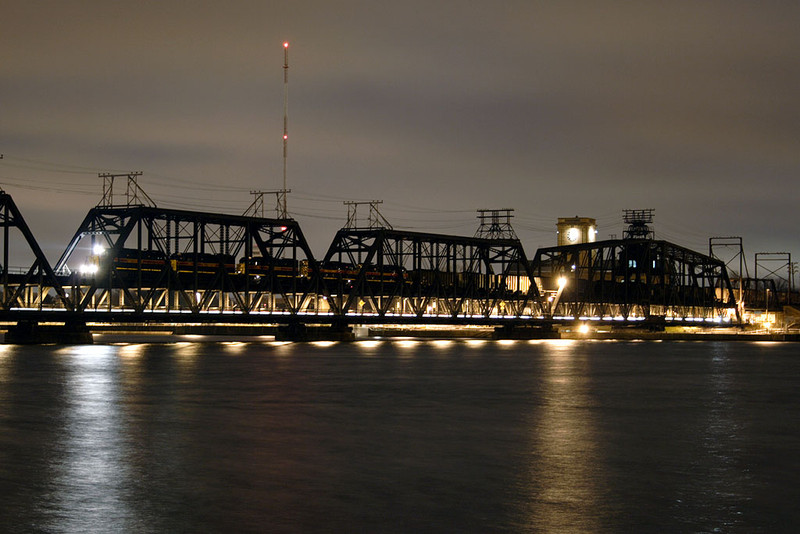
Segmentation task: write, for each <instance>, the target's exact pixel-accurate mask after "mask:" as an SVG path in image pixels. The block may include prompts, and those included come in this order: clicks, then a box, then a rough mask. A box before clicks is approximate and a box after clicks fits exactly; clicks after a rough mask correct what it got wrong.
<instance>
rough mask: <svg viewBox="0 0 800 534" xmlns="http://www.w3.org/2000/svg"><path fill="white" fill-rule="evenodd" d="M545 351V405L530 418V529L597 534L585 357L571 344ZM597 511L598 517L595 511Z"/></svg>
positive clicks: (553, 344) (596, 472) (596, 471)
mask: <svg viewBox="0 0 800 534" xmlns="http://www.w3.org/2000/svg"><path fill="white" fill-rule="evenodd" d="M547 349H548V350H547V351H545V352H544V353H543V361H542V368H541V373H542V374H541V376H540V377H538V382H539V386H540V388H541V397H540V401H541V403H542V405H541V406H538V407H537V409H536V410H535V416H534V417H533V418H532V420H531V432H532V434H531V448H532V450H531V456H530V463H529V480H528V485H529V491H530V496H529V499H530V501H529V509H528V517H527V521H526V522H527V527H528V528H531V529H533V530H536V531H540V532H597V531H598V530H599V528H600V526H601V525H600V524H598V521H597V515H595V514H596V511H597V504H598V501H599V500H600V495H599V492H600V488H602V486H603V485H604V482H603V481H602V480H599V478H600V476H601V473H602V469H601V467H600V466H599V465H598V461H599V460H598V454H597V439H598V437H597V433H596V429H595V421H594V419H593V417H592V413H591V411H590V404H591V400H590V399H589V398H588V392H589V388H590V384H589V380H588V377H587V373H586V372H585V370H584V367H585V363H586V362H585V359H584V357H582V356H581V355H580V353H579V351H577V350H576V345H575V343H574V342H573V341H571V340H565V341H560V340H559V341H549V342H548V343H547ZM593 512H594V513H593Z"/></svg>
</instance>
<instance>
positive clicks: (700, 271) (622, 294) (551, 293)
mask: <svg viewBox="0 0 800 534" xmlns="http://www.w3.org/2000/svg"><path fill="white" fill-rule="evenodd" d="M533 264H534V271H535V273H534V276H535V277H536V282H537V284H539V285H540V286H541V289H542V293H543V294H545V296H546V298H545V307H546V310H547V312H548V314H549V315H551V316H552V317H554V318H559V317H568V318H575V319H578V318H586V319H606V320H614V319H617V320H624V321H637V320H656V319H664V320H665V321H681V322H692V321H704V322H706V321H711V322H723V321H724V322H728V321H738V320H739V312H738V308H737V305H736V301H735V298H734V293H733V289H732V287H731V283H730V280H729V279H728V273H727V270H726V269H725V264H724V263H723V262H722V261H721V260H718V259H716V258H712V257H710V256H706V255H703V254H700V253H697V252H694V251H692V250H689V249H686V248H683V247H680V246H677V245H674V244H671V243H668V242H666V241H655V240H651V239H621V240H611V241H599V242H595V243H588V244H582V245H572V246H564V247H553V248H545V249H539V250H538V251H537V253H536V257H535V258H534V261H533Z"/></svg>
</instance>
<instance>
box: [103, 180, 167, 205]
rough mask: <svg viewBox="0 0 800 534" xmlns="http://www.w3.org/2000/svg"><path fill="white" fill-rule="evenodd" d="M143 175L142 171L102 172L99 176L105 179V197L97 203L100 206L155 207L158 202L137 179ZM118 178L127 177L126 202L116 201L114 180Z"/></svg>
mask: <svg viewBox="0 0 800 534" xmlns="http://www.w3.org/2000/svg"><path fill="white" fill-rule="evenodd" d="M141 175H142V172H141V171H138V172H128V173H121V174H110V173H100V174H98V175H97V176H98V177H100V178H102V179H103V198H102V199H101V200H100V203H99V204H98V205H97V207H98V208H114V207H128V208H129V207H131V206H149V207H151V208H154V207H155V206H156V203H155V202H154V201H153V199H152V198H150V196H149V195H148V194H147V193H145V192H144V190H143V189H142V188H141V187H139V184H138V182H137V181H136V179H137V178H138V177H139V176H141ZM116 178H127V179H128V180H127V183H126V187H125V203H124V204H115V203H114V180H115V179H116Z"/></svg>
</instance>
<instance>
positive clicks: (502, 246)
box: [320, 228, 541, 319]
mask: <svg viewBox="0 0 800 534" xmlns="http://www.w3.org/2000/svg"><path fill="white" fill-rule="evenodd" d="M320 271H321V279H322V282H323V284H324V286H325V291H326V296H327V297H328V299H329V305H330V308H331V310H332V312H333V313H334V314H336V315H340V316H345V315H365V316H375V315H377V316H380V317H396V318H402V317H414V318H417V319H419V318H422V317H451V318H454V319H455V318H470V317H471V318H486V319H488V318H491V317H517V318H521V317H541V303H540V299H539V293H538V290H537V288H536V286H535V285H534V284H532V283H531V279H532V277H531V272H530V266H529V262H528V261H527V258H526V256H525V251H524V250H523V248H522V244H521V243H520V242H519V240H514V239H482V238H472V237H459V236H447V235H438V234H427V233H418V232H405V231H400V230H392V229H387V228H378V229H347V228H345V229H342V230H340V231H339V232H338V233H337V234H336V236H335V237H334V240H333V242H332V243H331V246H330V248H329V249H328V252H327V253H326V254H325V257H324V259H323V260H322V262H321V263H320Z"/></svg>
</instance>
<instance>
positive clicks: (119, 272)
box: [56, 206, 319, 315]
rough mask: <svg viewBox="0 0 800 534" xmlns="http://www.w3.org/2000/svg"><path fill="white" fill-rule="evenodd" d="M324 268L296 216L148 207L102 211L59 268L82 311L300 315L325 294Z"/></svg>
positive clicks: (83, 228) (95, 214) (94, 214)
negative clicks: (319, 274) (318, 271)
mask: <svg viewBox="0 0 800 534" xmlns="http://www.w3.org/2000/svg"><path fill="white" fill-rule="evenodd" d="M83 243H85V245H86V246H81V245H82V244H83ZM314 264H315V262H314V258H313V255H312V253H311V249H310V248H309V246H308V243H307V242H306V240H305V237H304V236H303V233H302V231H301V229H300V226H299V224H298V223H297V222H296V221H294V220H292V219H263V218H256V217H244V216H234V215H217V214H208V213H198V212H191V211H180V210H166V209H160V208H155V207H145V206H139V207H125V208H94V209H92V210H91V211H90V212H89V214H88V215H87V216H86V218H85V219H84V221H83V223H82V224H81V226H80V228H79V229H78V231H77V232H76V233H75V236H74V237H73V238H72V240H71V241H70V244H69V246H68V247H67V250H66V251H65V252H64V254H63V255H62V257H61V259H60V260H59V262H58V264H57V265H56V272H58V273H60V274H61V275H62V276H63V277H64V279H65V280H67V281H68V285H69V287H70V291H71V293H72V295H73V298H74V299H75V302H76V307H77V310H78V311H81V312H98V311H106V312H114V313H115V314H117V315H118V314H120V313H124V312H132V313H134V314H137V315H142V314H145V313H147V312H159V313H166V314H174V313H177V314H189V315H199V314H209V313H211V314H230V313H235V314H240V315H241V314H245V315H246V314H253V313H259V312H268V313H269V314H279V315H296V314H298V313H302V312H307V311H309V310H312V309H313V305H314V302H315V301H316V295H317V294H318V293H319V287H318V280H317V278H316V276H315V271H314V269H313V268H309V266H313V265H314Z"/></svg>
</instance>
